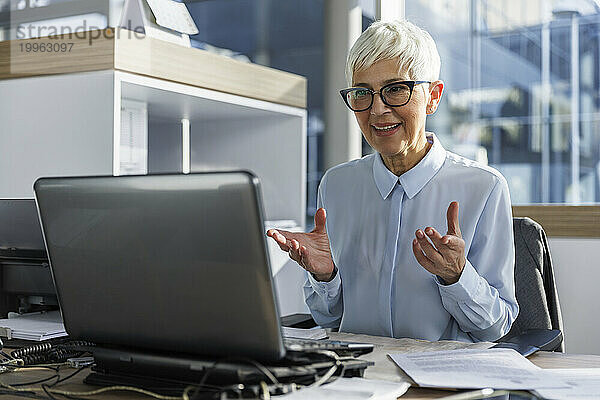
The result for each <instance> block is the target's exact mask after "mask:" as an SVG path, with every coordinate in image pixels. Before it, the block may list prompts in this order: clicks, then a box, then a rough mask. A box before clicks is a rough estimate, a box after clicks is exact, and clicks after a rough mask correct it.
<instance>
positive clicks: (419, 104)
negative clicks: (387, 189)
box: [352, 59, 443, 172]
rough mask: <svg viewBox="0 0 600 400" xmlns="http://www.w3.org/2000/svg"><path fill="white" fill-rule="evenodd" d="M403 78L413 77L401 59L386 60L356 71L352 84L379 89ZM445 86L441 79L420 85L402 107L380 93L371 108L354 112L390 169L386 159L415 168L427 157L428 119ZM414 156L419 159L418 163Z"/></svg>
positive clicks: (373, 145) (372, 145)
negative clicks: (402, 66) (400, 64)
mask: <svg viewBox="0 0 600 400" xmlns="http://www.w3.org/2000/svg"><path fill="white" fill-rule="evenodd" d="M403 80H410V78H409V77H408V75H407V73H405V72H401V71H399V70H398V60H397V59H391V60H382V61H378V62H376V63H375V64H373V65H371V66H370V67H369V68H367V69H365V70H362V71H357V72H355V73H354V76H353V82H352V86H353V87H366V88H369V89H372V90H374V91H379V90H380V89H381V87H382V86H385V85H387V84H389V83H392V82H395V81H403ZM430 88H431V89H430ZM442 88H443V84H442V83H441V81H436V82H434V83H432V84H427V83H424V84H420V85H416V86H415V87H414V90H413V92H412V96H411V98H410V101H409V102H408V103H407V104H405V105H403V106H401V107H390V106H387V105H385V104H384V103H383V101H382V100H381V96H380V95H378V94H376V95H375V98H374V99H373V105H372V107H371V108H370V109H368V110H365V111H360V112H355V113H354V114H355V116H356V120H357V121H358V125H359V126H360V129H361V131H362V133H363V136H364V137H365V140H366V141H367V142H368V143H369V144H370V145H371V147H373V149H375V151H377V152H378V153H380V154H381V156H382V158H383V160H384V162H385V163H386V166H387V167H388V168H390V165H388V162H386V159H396V160H399V159H402V160H403V161H402V164H405V163H406V162H408V164H411V165H410V167H409V168H412V166H414V165H416V163H417V162H418V161H419V160H420V159H421V158H423V156H424V154H425V153H426V151H427V150H424V149H425V147H426V145H427V139H426V137H425V118H426V115H427V114H428V113H433V111H435V108H436V107H437V104H438V102H439V99H440V96H441V91H442ZM430 90H431V94H430ZM423 150H424V151H423ZM414 158H418V160H417V161H416V162H414V160H413V159H414ZM390 170H392V172H395V171H394V170H393V169H392V168H390Z"/></svg>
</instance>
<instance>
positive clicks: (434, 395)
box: [0, 333, 600, 400]
mask: <svg viewBox="0 0 600 400" xmlns="http://www.w3.org/2000/svg"><path fill="white" fill-rule="evenodd" d="M331 337H332V338H334V339H340V340H354V341H363V342H364V341H368V342H370V343H374V344H375V351H374V352H373V353H371V354H367V355H365V356H363V358H364V359H367V360H370V361H374V362H375V365H374V366H372V367H369V368H367V370H366V371H365V377H366V378H371V379H384V380H392V381H394V380H395V381H398V380H406V379H409V378H408V377H407V376H406V375H405V374H404V373H403V372H402V370H401V369H400V368H398V367H397V366H396V365H395V364H394V363H393V362H392V361H391V360H390V359H389V358H388V357H387V353H388V352H402V351H404V352H406V351H429V350H432V349H436V348H437V349H452V348H487V347H489V346H490V345H491V344H490V343H477V344H465V343H459V342H426V341H417V340H413V339H390V338H382V337H375V336H366V335H352V334H344V333H334V334H331ZM529 360H530V361H531V362H533V363H534V364H536V365H538V366H539V367H541V368H547V369H552V368H600V356H595V355H581V354H564V353H549V352H538V353H537V354H534V355H533V356H531V357H530V358H529ZM74 371H75V370H73V369H71V368H66V367H65V368H64V369H61V377H62V376H67V375H68V374H70V373H72V372H74ZM88 373H89V372H88V371H83V372H81V373H80V374H78V375H76V376H75V377H73V378H72V379H69V380H68V381H65V382H64V383H61V384H59V385H57V386H56V388H57V389H60V390H68V391H77V392H87V391H91V390H94V389H97V388H96V387H93V386H88V385H85V384H84V383H83V379H84V378H85V376H86V375H87V374H88ZM52 375H53V371H49V370H44V369H23V370H19V371H16V372H10V373H5V374H1V375H0V382H2V383H3V384H9V385H14V384H19V383H23V382H31V381H36V380H38V379H44V378H47V377H50V376H52ZM51 382H52V381H51ZM34 387H37V388H39V385H34ZM42 394H43V393H42ZM450 394H453V392H449V391H444V390H433V389H422V388H416V387H413V388H410V389H409V391H408V392H407V393H406V394H405V395H404V396H402V397H401V399H403V400H404V399H438V398H442V397H444V396H448V395H450ZM2 398H3V399H4V398H7V399H9V398H10V399H22V398H23V397H17V396H11V395H4V396H2ZM86 398H91V399H109V400H111V399H115V400H117V399H148V398H149V397H147V396H144V395H141V394H136V393H128V392H110V393H103V394H101V395H96V396H90V397H88V396H86Z"/></svg>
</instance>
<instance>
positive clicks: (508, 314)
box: [267, 21, 519, 341]
mask: <svg viewBox="0 0 600 400" xmlns="http://www.w3.org/2000/svg"><path fill="white" fill-rule="evenodd" d="M439 72H440V57H439V54H438V52H437V48H436V45H435V42H434V41H433V39H432V38H431V36H430V35H429V34H428V33H427V32H426V31H424V30H422V29H420V28H419V27H417V26H415V25H413V24H412V23H410V22H408V21H394V22H375V23H373V24H372V25H371V26H370V27H369V28H368V29H367V30H366V31H365V32H363V33H362V35H361V36H360V37H359V38H358V40H357V41H356V43H355V44H354V46H353V47H352V49H351V50H350V53H349V55H348V59H347V64H346V77H347V79H348V83H349V85H350V87H349V88H347V89H344V90H341V91H340V94H341V95H342V98H343V100H344V102H345V103H346V105H347V106H348V108H350V109H351V110H352V111H353V112H354V115H355V116H356V120H357V122H358V125H359V126H360V129H361V131H362V134H363V136H364V137H365V139H366V141H367V142H368V143H369V144H370V145H371V147H372V148H373V149H374V150H375V152H374V153H373V154H371V155H368V156H365V157H363V158H361V159H358V160H352V161H349V162H347V163H344V164H341V165H338V166H336V167H334V168H331V169H330V170H328V171H327V172H326V173H325V175H324V176H323V179H322V180H321V183H320V185H319V192H318V200H317V201H318V211H317V213H316V215H315V228H314V230H313V231H311V232H308V233H294V232H287V231H278V230H269V231H268V232H267V234H268V235H269V236H271V237H272V238H273V239H275V241H276V242H277V243H278V244H279V247H280V248H281V249H282V250H284V251H286V252H288V253H289V256H290V257H291V258H292V259H293V260H295V261H296V262H297V263H298V264H299V265H300V266H301V267H302V268H304V269H305V270H306V271H307V272H308V273H307V280H306V284H305V286H304V294H305V298H306V303H307V304H308V307H309V308H310V310H311V313H312V315H313V318H314V319H315V321H316V322H317V323H318V324H319V325H322V326H324V327H333V328H337V327H339V329H340V331H346V332H354V333H365V334H371V335H381V336H391V337H412V338H418V339H427V340H442V339H451V340H462V341H483V340H488V341H494V340H497V339H499V338H501V337H502V336H504V335H505V334H506V333H508V331H509V329H510V327H511V324H512V322H513V321H514V320H515V318H516V317H517V314H518V311H519V308H518V305H517V301H516V298H515V287H514V242H513V229H512V212H511V206H510V197H509V192H508V185H507V183H506V180H505V179H504V177H503V176H502V175H501V174H500V173H499V172H498V171H496V170H495V169H493V168H490V167H488V166H484V165H480V164H478V163H476V162H474V161H471V160H468V159H465V158H463V157H461V156H458V155H456V154H453V153H451V152H448V151H446V150H445V149H444V148H443V146H442V144H441V143H440V141H439V139H438V138H437V136H436V135H435V134H433V133H430V132H426V131H425V121H426V117H427V115H430V114H433V113H434V112H435V110H436V109H437V107H438V105H439V102H440V100H441V98H442V93H443V90H444V83H443V82H442V81H440V80H439ZM459 204H460V210H461V211H460V214H459ZM325 210H327V215H326V212H325ZM326 221H327V223H326Z"/></svg>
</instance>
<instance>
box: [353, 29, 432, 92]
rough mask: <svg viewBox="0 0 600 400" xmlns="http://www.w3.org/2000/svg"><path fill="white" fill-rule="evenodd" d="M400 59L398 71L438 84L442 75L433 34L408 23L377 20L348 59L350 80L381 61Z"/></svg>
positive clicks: (359, 40) (411, 77)
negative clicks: (356, 73) (357, 73)
mask: <svg viewBox="0 0 600 400" xmlns="http://www.w3.org/2000/svg"><path fill="white" fill-rule="evenodd" d="M396 57H397V58H398V70H399V71H406V72H407V73H408V77H409V79H412V80H427V81H435V80H437V79H438V78H439V76H440V64H441V62H440V55H439V53H438V51H437V47H436V45H435V42H434V41H433V38H432V37H431V35H430V34H429V33H428V32H427V31H425V30H423V29H421V28H419V27H418V26H416V25H414V24H412V23H410V22H408V21H406V20H396V21H388V22H383V21H376V22H374V23H372V24H371V26H369V27H368V28H367V29H366V30H365V31H364V32H363V33H362V34H361V35H360V37H359V38H358V39H357V40H356V42H354V45H353V46H352V48H351V49H350V52H349V53H348V59H347V60H346V80H347V81H348V85H352V78H353V77H354V73H355V72H357V71H362V70H365V69H367V68H369V67H370V66H371V65H373V64H375V63H376V62H377V61H382V60H391V59H394V58H396Z"/></svg>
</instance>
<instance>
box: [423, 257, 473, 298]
mask: <svg viewBox="0 0 600 400" xmlns="http://www.w3.org/2000/svg"><path fill="white" fill-rule="evenodd" d="M434 279H435V282H436V283H437V285H438V288H439V290H440V294H441V295H446V296H449V297H451V298H453V299H454V300H456V301H467V300H470V299H473V298H474V297H475V295H476V294H477V289H478V288H479V280H480V279H481V277H480V276H479V274H478V273H477V271H476V270H475V268H474V267H473V265H471V263H470V262H469V260H466V263H465V267H464V268H463V271H462V274H461V275H460V278H459V279H458V281H457V282H455V283H453V284H451V285H444V284H443V283H442V281H441V280H440V278H439V277H437V276H435V277H434Z"/></svg>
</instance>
